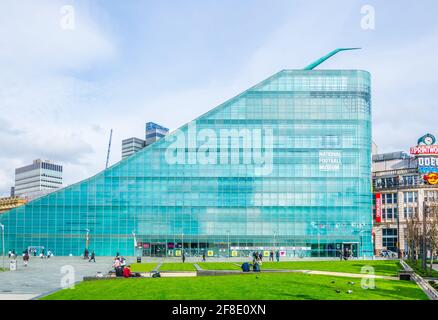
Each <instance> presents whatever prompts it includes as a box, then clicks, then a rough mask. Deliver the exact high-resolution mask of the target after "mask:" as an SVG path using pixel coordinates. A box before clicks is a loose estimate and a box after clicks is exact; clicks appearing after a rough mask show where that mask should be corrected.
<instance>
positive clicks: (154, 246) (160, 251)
mask: <svg viewBox="0 0 438 320" xmlns="http://www.w3.org/2000/svg"><path fill="white" fill-rule="evenodd" d="M165 256H166V243H151V257H165Z"/></svg>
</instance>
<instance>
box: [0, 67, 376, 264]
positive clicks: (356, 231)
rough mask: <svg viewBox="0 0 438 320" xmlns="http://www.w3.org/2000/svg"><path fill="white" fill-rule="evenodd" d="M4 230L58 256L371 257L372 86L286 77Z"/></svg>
mask: <svg viewBox="0 0 438 320" xmlns="http://www.w3.org/2000/svg"><path fill="white" fill-rule="evenodd" d="M0 222H1V223H3V224H4V225H5V238H6V239H5V241H6V249H11V250H12V249H15V250H17V251H19V250H23V249H25V248H28V247H44V248H46V250H51V251H52V252H54V254H55V255H68V254H70V253H71V254H73V255H79V254H82V252H83V251H84V249H85V246H86V243H89V250H95V252H96V254H97V255H114V254H115V253H116V252H120V253H121V254H123V255H137V254H143V255H145V256H178V255H180V254H181V249H182V248H184V251H185V253H186V255H187V256H190V255H202V253H206V255H208V256H247V255H249V254H250V253H251V252H252V251H254V250H257V251H265V254H266V252H267V251H270V250H279V251H280V253H281V255H282V256H297V257H305V256H315V257H317V256H321V257H325V256H336V255H337V253H338V251H339V250H342V248H347V247H349V248H351V249H352V251H353V253H354V254H355V255H361V256H362V255H364V256H370V255H372V253H373V252H372V251H373V249H372V193H371V100H370V75H369V73H368V72H366V71H359V70H283V71H280V72H278V73H277V74H275V75H273V76H271V77H270V78H268V79H266V80H264V81H262V82H261V83H259V84H257V85H255V86H254V87H252V88H250V89H249V90H247V91H245V92H243V93H241V94H240V95H238V96H236V97H234V98H232V99H231V100H228V101H227V102H225V103H223V104H222V105H219V106H218V107H216V108H214V109H212V110H211V111H209V112H207V113H206V114H204V115H201V116H200V117H198V118H197V119H195V120H194V121H192V122H190V123H188V124H186V125H184V126H182V127H181V128H179V129H178V130H176V131H174V132H172V133H170V134H168V135H167V136H166V137H165V138H163V139H160V140H158V141H157V142H155V143H153V144H152V145H150V146H148V147H145V148H144V149H142V150H140V151H139V152H137V153H135V154H133V155H132V156H130V157H128V158H126V159H124V160H122V161H121V162H118V163H117V164H115V165H113V166H112V167H110V168H108V169H106V170H104V171H102V172H100V173H99V174H97V175H96V176H93V177H91V178H89V179H87V180H84V181H82V182H79V183H77V184H74V185H71V186H69V187H66V188H64V189H61V190H59V191H57V192H54V193H52V194H49V195H47V196H45V197H42V198H39V199H36V200H34V201H31V202H30V203H28V204H26V205H25V206H22V207H19V208H16V209H13V210H11V211H9V212H7V213H5V214H3V215H0ZM87 230H88V232H87ZM87 233H88V234H89V235H88V237H89V241H87Z"/></svg>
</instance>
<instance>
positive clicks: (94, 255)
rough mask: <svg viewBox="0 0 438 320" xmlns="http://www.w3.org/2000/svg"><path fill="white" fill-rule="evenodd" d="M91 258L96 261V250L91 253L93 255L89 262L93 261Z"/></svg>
mask: <svg viewBox="0 0 438 320" xmlns="http://www.w3.org/2000/svg"><path fill="white" fill-rule="evenodd" d="M91 260H93V262H96V254H95V253H94V251H93V252H92V253H91V257H90V260H88V262H91Z"/></svg>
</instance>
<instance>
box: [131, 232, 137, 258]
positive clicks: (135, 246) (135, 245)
mask: <svg viewBox="0 0 438 320" xmlns="http://www.w3.org/2000/svg"><path fill="white" fill-rule="evenodd" d="M132 236H133V237H134V255H135V249H136V248H137V238H136V237H135V231H132Z"/></svg>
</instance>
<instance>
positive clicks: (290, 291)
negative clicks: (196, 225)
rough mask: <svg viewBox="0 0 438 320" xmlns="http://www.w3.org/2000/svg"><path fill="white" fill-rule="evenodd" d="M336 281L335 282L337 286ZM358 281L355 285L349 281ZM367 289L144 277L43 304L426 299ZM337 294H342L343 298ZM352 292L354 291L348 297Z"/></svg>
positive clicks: (406, 288)
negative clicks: (97, 301)
mask: <svg viewBox="0 0 438 320" xmlns="http://www.w3.org/2000/svg"><path fill="white" fill-rule="evenodd" d="M332 281H334V283H332ZM350 281H352V282H354V283H355V284H354V285H351V284H348V282H350ZM375 284H376V287H375V289H362V288H361V286H360V279H354V278H346V277H331V276H322V275H308V274H300V273H288V274H283V273H282V274H278V273H262V274H254V273H250V274H242V275H231V276H205V277H194V278H156V279H153V278H141V279H135V278H131V279H110V280H100V281H86V282H82V283H80V284H78V285H76V286H75V289H65V290H60V291H58V292H55V293H53V294H51V295H49V296H46V297H44V298H42V299H43V300H96V299H97V300H172V299H175V300H185V299H194V300H237V299H242V300H248V299H254V300H267V299H273V300H405V299H415V300H423V299H424V300H426V299H427V296H426V295H425V294H424V293H423V291H422V290H421V289H420V288H419V287H418V286H417V285H416V284H415V283H414V282H411V281H400V280H383V279H376V280H375ZM336 290H340V293H337V292H336ZM347 290H353V293H351V294H348V293H347Z"/></svg>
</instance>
